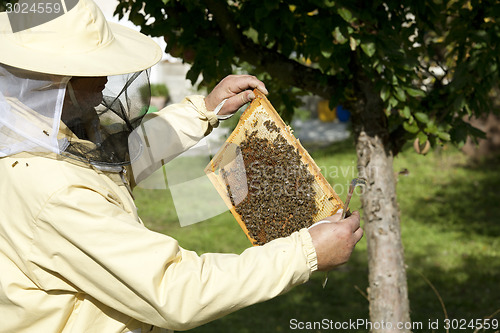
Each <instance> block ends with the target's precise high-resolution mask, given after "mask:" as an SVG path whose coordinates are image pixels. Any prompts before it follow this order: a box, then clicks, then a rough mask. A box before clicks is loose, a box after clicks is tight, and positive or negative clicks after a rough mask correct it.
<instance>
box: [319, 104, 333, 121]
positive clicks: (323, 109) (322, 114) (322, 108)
mask: <svg viewBox="0 0 500 333" xmlns="http://www.w3.org/2000/svg"><path fill="white" fill-rule="evenodd" d="M328 104H329V101H327V100H322V101H319V102H318V118H319V120H321V121H322V122H324V123H329V122H332V121H335V120H336V119H337V110H336V109H337V108H334V109H330V107H329V105H328Z"/></svg>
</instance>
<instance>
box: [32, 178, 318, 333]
mask: <svg viewBox="0 0 500 333" xmlns="http://www.w3.org/2000/svg"><path fill="white" fill-rule="evenodd" d="M112 197H113V196H111V195H109V193H107V191H106V190H105V189H103V188H101V187H89V186H88V185H84V184H81V185H80V184H74V185H71V186H68V187H66V188H61V189H60V190H58V191H56V192H55V193H53V194H52V195H51V196H50V199H49V201H48V202H46V203H45V205H44V207H43V208H42V210H41V211H40V212H39V213H38V214H37V219H36V222H35V223H34V227H33V232H34V235H33V240H32V244H33V246H32V248H31V251H30V253H29V255H28V256H29V257H28V258H27V261H28V262H29V263H30V267H31V270H32V272H33V274H34V276H33V279H34V280H35V282H36V283H37V285H39V286H40V288H43V289H45V290H57V291H58V292H65V291H71V292H79V293H83V294H86V295H89V297H90V298H91V299H94V300H96V305H97V306H99V303H101V304H103V305H104V306H105V307H110V308H113V309H115V310H116V311H119V312H121V313H123V314H126V315H128V316H130V317H132V318H135V319H136V320H139V321H141V322H144V323H149V324H152V325H155V326H159V327H165V328H169V329H174V330H186V329H190V328H192V327H195V326H198V325H201V324H203V323H206V322H208V321H211V320H214V319H217V318H219V317H222V316H224V315H226V314H228V313H230V312H233V311H236V310H238V309H240V308H242V307H245V306H248V305H251V304H254V303H257V302H261V301H264V300H268V299H270V298H273V297H275V296H276V295H278V294H281V293H283V292H284V291H286V290H288V289H289V288H291V287H293V286H295V285H298V284H302V283H304V282H306V281H307V280H308V279H309V277H310V275H311V273H312V272H313V271H314V270H316V269H317V264H318V262H317V258H316V254H315V249H314V246H313V240H312V238H311V236H310V234H309V232H308V231H307V229H302V230H301V231H300V232H296V233H294V234H293V235H291V236H290V237H287V238H282V239H277V240H275V241H272V242H270V243H268V244H266V245H264V246H261V247H253V248H249V249H247V250H246V251H244V252H243V253H242V254H241V255H235V254H204V255H201V256H198V255H197V254H196V253H195V252H192V251H187V250H185V249H183V248H181V247H179V244H178V243H177V241H176V240H174V239H173V238H170V237H168V236H166V235H163V234H160V233H156V232H153V231H150V230H148V229H147V228H145V227H144V226H143V225H141V224H140V223H138V222H137V220H136V219H135V218H134V217H133V216H132V215H131V214H129V213H127V212H125V211H124V210H123V208H122V207H120V205H119V203H115V202H114V201H113V200H112V199H110V198H112ZM68 216H69V217H71V218H68ZM55 272H57V273H55ZM55 277H56V278H55ZM58 277H59V278H58ZM68 287H70V288H75V290H68Z"/></svg>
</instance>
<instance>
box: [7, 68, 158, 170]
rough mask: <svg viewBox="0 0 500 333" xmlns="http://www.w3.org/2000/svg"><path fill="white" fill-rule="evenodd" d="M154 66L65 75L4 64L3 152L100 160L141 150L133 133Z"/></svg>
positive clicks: (109, 162) (108, 162) (114, 162)
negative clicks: (92, 74)
mask: <svg viewBox="0 0 500 333" xmlns="http://www.w3.org/2000/svg"><path fill="white" fill-rule="evenodd" d="M149 100H150V89H149V71H148V70H145V71H141V72H136V73H131V74H123V75H116V76H109V77H73V78H72V77H64V76H54V75H47V74H41V73H34V72H28V71H25V70H19V69H15V68H12V67H7V66H5V65H1V64H0V157H1V156H8V155H13V154H15V153H18V152H21V151H33V152H36V151H51V152H55V153H58V154H62V155H65V156H68V157H71V158H76V159H80V160H83V161H85V162H88V163H90V164H93V165H97V166H121V165H127V164H130V163H131V160H133V159H134V158H137V157H138V155H139V154H140V153H141V149H140V148H141V144H140V143H137V144H134V142H131V143H132V145H131V146H132V147H134V148H133V149H129V135H130V134H131V133H132V131H133V130H134V129H135V128H136V127H137V126H139V125H140V123H141V120H142V118H143V117H144V115H145V114H146V113H147V111H148V108H149Z"/></svg>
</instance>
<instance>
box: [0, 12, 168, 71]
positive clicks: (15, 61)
mask: <svg viewBox="0 0 500 333" xmlns="http://www.w3.org/2000/svg"><path fill="white" fill-rule="evenodd" d="M2 14H5V13H2ZM1 16H3V15H1ZM5 18H7V15H5V16H4V17H2V19H5ZM108 24H109V27H110V28H111V31H112V33H113V35H114V39H113V41H112V42H110V43H108V44H107V45H105V46H102V47H99V48H97V49H95V50H92V51H89V52H85V53H81V54H70V55H68V54H55V53H53V52H43V51H40V50H37V51H35V52H34V50H32V49H30V48H27V47H24V46H23V45H21V44H18V43H15V42H13V41H12V39H10V38H8V37H7V36H6V35H5V34H2V33H0V45H1V47H2V52H0V63H3V64H6V65H9V66H12V67H17V68H22V69H26V70H30V71H34V72H40V73H47V74H54V75H64V76H110V75H119V74H127V73H133V72H139V71H141V70H145V69H148V68H150V67H152V66H153V65H155V64H156V63H157V62H158V61H160V60H161V57H162V50H161V48H160V47H159V46H158V44H157V43H156V42H155V41H154V40H153V39H151V38H150V37H148V36H146V35H143V34H142V33H140V32H137V31H135V30H133V29H130V28H127V27H124V26H122V25H120V24H116V23H112V22H108Z"/></svg>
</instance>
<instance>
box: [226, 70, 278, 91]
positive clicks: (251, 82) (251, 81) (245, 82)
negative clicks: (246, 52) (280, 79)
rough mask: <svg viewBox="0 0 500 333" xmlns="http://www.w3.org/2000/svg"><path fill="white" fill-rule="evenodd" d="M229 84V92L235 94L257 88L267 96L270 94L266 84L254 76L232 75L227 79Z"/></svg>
mask: <svg viewBox="0 0 500 333" xmlns="http://www.w3.org/2000/svg"><path fill="white" fill-rule="evenodd" d="M233 82H234V84H233ZM227 83H228V84H229V91H230V92H231V93H233V94H238V93H240V92H242V91H245V90H248V89H252V90H253V89H255V88H257V89H259V90H260V91H261V92H263V93H264V94H266V95H267V94H268V93H269V92H268V91H267V89H266V86H265V85H264V83H263V82H262V81H260V80H259V79H257V78H256V77H255V76H253V75H230V76H228V77H227Z"/></svg>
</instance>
